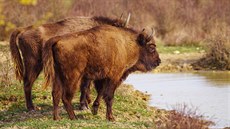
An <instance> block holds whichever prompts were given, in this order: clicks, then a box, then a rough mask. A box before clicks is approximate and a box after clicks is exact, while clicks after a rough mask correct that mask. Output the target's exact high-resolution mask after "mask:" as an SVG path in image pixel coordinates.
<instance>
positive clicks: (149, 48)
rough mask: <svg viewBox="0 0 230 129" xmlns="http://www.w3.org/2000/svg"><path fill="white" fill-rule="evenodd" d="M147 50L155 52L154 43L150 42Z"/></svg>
mask: <svg viewBox="0 0 230 129" xmlns="http://www.w3.org/2000/svg"><path fill="white" fill-rule="evenodd" d="M148 50H149V52H150V53H155V52H156V47H155V45H152V44H151V45H149V47H148Z"/></svg>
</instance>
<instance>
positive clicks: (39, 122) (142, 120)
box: [0, 78, 212, 128]
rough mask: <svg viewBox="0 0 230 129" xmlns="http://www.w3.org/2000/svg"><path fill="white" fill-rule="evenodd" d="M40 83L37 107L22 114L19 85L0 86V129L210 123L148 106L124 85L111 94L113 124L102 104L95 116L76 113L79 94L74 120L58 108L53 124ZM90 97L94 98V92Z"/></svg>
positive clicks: (36, 89) (143, 96) (49, 104)
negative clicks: (113, 94)
mask: <svg viewBox="0 0 230 129" xmlns="http://www.w3.org/2000/svg"><path fill="white" fill-rule="evenodd" d="M41 84H42V79H41V78H39V80H38V81H37V82H36V84H35V86H34V89H33V100H34V102H35V104H36V107H37V110H36V111H34V112H26V109H25V106H24V96H23V92H22V90H23V87H22V86H21V84H17V83H15V84H14V85H12V86H10V87H4V86H1V87H2V90H1V91H0V92H1V93H0V128H99V127H100V128H168V127H175V128H177V127H188V126H191V124H192V127H202V128H207V127H208V126H209V125H210V124H211V123H212V122H208V121H205V120H203V119H202V118H201V117H199V116H192V114H186V113H182V112H181V113H179V112H177V111H176V110H174V111H166V110H162V109H157V108H155V107H151V106H149V104H148V100H149V97H150V96H149V95H147V94H144V93H142V92H139V91H137V90H135V89H134V88H133V87H132V86H130V85H125V84H123V85H121V86H120V87H119V88H118V89H117V91H116V94H115V101H114V106H113V112H114V116H115V119H116V122H108V121H107V120H106V119H105V105H104V103H103V102H102V103H101V106H100V108H99V114H98V115H96V116H94V115H92V114H91V112H90V111H80V110H78V108H79V103H78V102H79V99H78V98H79V93H78V94H77V95H76V96H75V99H74V100H73V102H74V105H75V106H74V107H75V113H76V115H77V118H78V120H74V121H71V120H69V119H68V116H67V113H66V112H65V110H64V109H63V108H62V110H61V114H62V115H61V117H62V120H60V121H53V120H52V99H51V95H50V93H51V90H50V89H49V90H46V91H44V90H41V89H42V88H41ZM92 89H94V88H92ZM91 97H92V98H93V99H94V98H95V90H93V95H92V96H91ZM90 106H92V105H90ZM61 107H62V104H61Z"/></svg>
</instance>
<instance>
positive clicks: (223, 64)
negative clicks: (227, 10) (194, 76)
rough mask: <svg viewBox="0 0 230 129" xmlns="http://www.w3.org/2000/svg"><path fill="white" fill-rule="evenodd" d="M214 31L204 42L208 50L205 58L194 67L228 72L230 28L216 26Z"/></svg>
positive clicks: (229, 64) (229, 63) (229, 68)
mask: <svg viewBox="0 0 230 129" xmlns="http://www.w3.org/2000/svg"><path fill="white" fill-rule="evenodd" d="M215 30H219V31H215ZM215 30H214V31H213V32H212V34H210V36H209V37H208V39H207V40H206V47H207V49H208V50H207V55H206V57H205V58H202V59H201V60H199V61H198V62H197V63H195V64H194V66H198V67H203V68H207V69H213V70H230V36H229V35H230V27H228V26H226V25H222V26H216V29H215Z"/></svg>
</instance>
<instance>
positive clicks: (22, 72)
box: [10, 17, 128, 111]
mask: <svg viewBox="0 0 230 129" xmlns="http://www.w3.org/2000/svg"><path fill="white" fill-rule="evenodd" d="M127 22H128V21H126V23H127ZM102 24H107V25H114V26H117V27H124V22H122V21H121V20H117V19H115V20H114V19H109V18H106V17H76V18H68V19H64V20H61V21H58V22H55V23H49V24H44V25H41V26H39V27H35V26H29V27H25V28H19V29H16V30H15V31H14V32H13V33H12V34H11V37H10V50H11V55H12V60H13V62H14V66H15V73H16V78H17V79H18V80H20V81H21V80H22V81H23V83H24V93H25V99H26V107H27V109H28V110H29V111H30V110H34V109H35V108H34V105H33V102H32V97H31V90H32V86H33V83H34V81H35V80H36V79H37V77H38V75H39V74H40V72H41V70H42V68H43V64H42V44H44V43H45V42H46V41H47V40H48V39H49V38H51V37H54V36H58V35H63V34H67V33H70V32H77V31H82V30H87V29H89V28H92V27H94V26H97V25H102ZM17 41H18V43H17ZM17 44H18V45H17ZM19 51H21V54H20V52H19ZM21 56H22V57H21ZM82 85H83V86H82V87H83V88H81V92H82V94H83V95H81V99H80V101H81V102H80V103H81V108H85V107H86V106H87V103H88V102H90V99H89V94H88V92H89V91H88V90H89V89H87V86H86V85H89V82H88V81H86V82H82ZM86 98H88V99H87V101H88V102H87V101H86Z"/></svg>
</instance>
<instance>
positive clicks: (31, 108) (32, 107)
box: [27, 106, 35, 112]
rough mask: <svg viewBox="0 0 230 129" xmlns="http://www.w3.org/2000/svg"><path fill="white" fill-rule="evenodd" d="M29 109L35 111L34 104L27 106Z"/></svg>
mask: <svg viewBox="0 0 230 129" xmlns="http://www.w3.org/2000/svg"><path fill="white" fill-rule="evenodd" d="M27 109H28V111H29V112H31V111H35V108H34V106H30V107H27Z"/></svg>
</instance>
